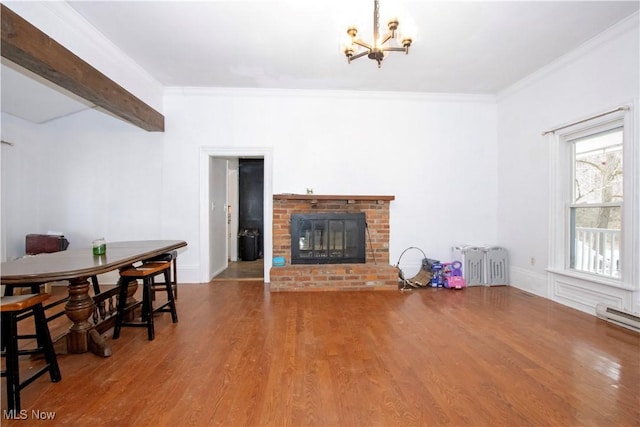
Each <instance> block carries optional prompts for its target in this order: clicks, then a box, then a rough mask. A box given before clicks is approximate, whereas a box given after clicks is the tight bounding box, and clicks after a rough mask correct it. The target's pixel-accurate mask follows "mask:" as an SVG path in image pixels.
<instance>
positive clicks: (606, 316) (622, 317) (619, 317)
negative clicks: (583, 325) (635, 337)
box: [596, 304, 640, 332]
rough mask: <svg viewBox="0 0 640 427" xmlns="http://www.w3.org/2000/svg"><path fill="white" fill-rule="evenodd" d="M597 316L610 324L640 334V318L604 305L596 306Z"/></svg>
mask: <svg viewBox="0 0 640 427" xmlns="http://www.w3.org/2000/svg"><path fill="white" fill-rule="evenodd" d="M596 315H597V316H598V317H599V318H601V319H603V320H606V321H608V322H611V323H615V324H616V325H620V326H623V327H625V328H627V329H631V330H632V331H635V332H640V316H638V315H637V314H634V313H629V312H628V311H624V310H621V309H619V308H614V307H608V306H606V305H604V304H598V305H596Z"/></svg>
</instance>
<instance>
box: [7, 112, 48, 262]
mask: <svg viewBox="0 0 640 427" xmlns="http://www.w3.org/2000/svg"><path fill="white" fill-rule="evenodd" d="M1 125H2V139H3V140H5V141H9V142H11V143H13V144H14V145H13V146H10V145H7V144H2V154H1V156H2V169H1V175H2V198H1V199H0V204H1V205H2V232H1V233H0V234H1V236H2V253H1V254H0V255H1V256H0V258H1V259H2V261H7V260H11V259H15V258H17V257H19V256H22V255H24V244H25V235H26V234H29V233H34V232H40V231H39V230H40V220H39V219H40V210H41V205H40V203H39V200H40V197H41V192H40V191H39V182H40V165H41V163H42V161H43V159H42V157H41V156H40V144H39V141H40V139H39V138H38V135H39V131H38V127H37V126H35V125H33V124H31V123H29V122H25V121H23V120H21V119H19V118H16V117H13V116H7V115H4V114H3V115H2V121H1ZM25 140H26V141H29V143H26V144H23V143H22V141H25ZM46 231H48V230H44V232H46Z"/></svg>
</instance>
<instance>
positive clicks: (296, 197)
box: [273, 194, 396, 201]
mask: <svg viewBox="0 0 640 427" xmlns="http://www.w3.org/2000/svg"><path fill="white" fill-rule="evenodd" d="M395 198H396V196H374V195H372V196H369V195H357V196H350V195H343V194H274V195H273V199H274V200H309V201H314V200H347V201H349V200H359V201H362V200H365V201H366V200H376V201H378V200H380V201H391V200H395Z"/></svg>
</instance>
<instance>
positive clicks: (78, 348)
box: [0, 240, 187, 356]
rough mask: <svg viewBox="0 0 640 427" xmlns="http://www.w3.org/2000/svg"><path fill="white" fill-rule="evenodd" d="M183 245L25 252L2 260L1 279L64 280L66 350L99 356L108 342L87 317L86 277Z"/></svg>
mask: <svg viewBox="0 0 640 427" xmlns="http://www.w3.org/2000/svg"><path fill="white" fill-rule="evenodd" d="M186 246H187V243H186V242H184V241H182V240H140V241H128V242H107V249H106V252H105V254H104V255H94V254H93V249H92V248H90V247H88V248H78V249H69V250H65V251H60V252H53V253H46V254H38V255H35V256H27V257H24V258H20V259H16V260H13V261H7V262H3V263H2V265H1V269H0V276H1V283H2V285H5V286H6V287H28V286H29V287H32V289H33V288H34V287H36V286H38V285H42V284H45V283H49V282H56V281H62V280H66V281H68V282H69V283H68V286H67V288H68V294H69V298H68V300H67V302H66V304H65V307H64V312H65V314H66V315H67V317H68V318H69V319H70V320H71V322H72V324H71V326H70V327H69V330H68V332H67V334H66V339H67V342H66V344H67V351H68V352H69V353H85V352H87V351H89V350H91V351H93V352H94V353H96V354H98V355H100V356H109V355H111V348H110V345H109V343H108V342H107V341H106V340H105V339H104V338H103V337H102V336H101V335H100V333H99V332H98V331H97V330H96V327H95V326H96V325H95V322H92V321H91V320H92V319H91V317H92V315H93V314H94V312H95V311H96V305H95V302H94V298H93V297H92V296H90V295H89V285H90V284H89V279H91V278H92V277H95V276H97V275H99V274H103V273H108V272H110V271H114V270H122V269H125V268H130V267H131V266H132V265H134V264H135V263H137V262H140V261H145V260H148V259H150V258H153V257H155V256H158V255H162V254H165V253H168V252H171V251H174V250H177V249H179V248H183V247H186Z"/></svg>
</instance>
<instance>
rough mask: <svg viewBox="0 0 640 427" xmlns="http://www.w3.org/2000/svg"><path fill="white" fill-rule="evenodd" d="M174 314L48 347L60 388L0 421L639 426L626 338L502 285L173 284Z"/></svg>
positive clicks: (635, 351)
mask: <svg viewBox="0 0 640 427" xmlns="http://www.w3.org/2000/svg"><path fill="white" fill-rule="evenodd" d="M178 313H179V317H180V322H179V323H177V324H172V323H171V320H170V316H169V315H168V314H161V315H159V316H158V317H157V321H156V339H155V341H152V342H149V341H147V340H146V332H145V331H144V330H143V329H134V328H127V329H123V331H122V335H121V338H120V339H119V340H111V338H109V340H110V342H111V343H112V344H113V355H112V356H111V357H109V358H100V357H98V356H95V355H93V354H81V355H66V354H62V355H60V356H59V363H60V367H61V371H62V377H63V379H62V381H61V382H59V383H56V384H54V383H50V382H49V381H48V378H47V377H43V378H40V379H39V380H37V381H35V382H34V383H33V384H31V385H30V386H28V387H27V388H26V389H24V390H23V392H22V398H23V407H24V409H26V410H27V415H28V417H29V419H27V420H25V421H19V420H7V419H3V420H2V425H3V426H26V425H56V426H60V425H70V426H85V425H86V426H89V425H91V426H102V425H110V426H208V425H212V426H245V425H248V426H392V425H397V426H413V425H430V426H529V425H532V426H638V425H640V409H639V403H640V402H639V396H640V393H639V387H640V360H639V355H640V335H638V334H635V333H633V332H630V331H627V330H625V329H623V328H620V327H616V326H613V325H610V324H608V323H606V322H604V321H601V320H599V319H597V318H595V317H592V316H588V315H586V314H583V313H580V312H577V311H575V310H572V309H569V308H567V307H564V306H561V305H559V304H555V303H553V302H551V301H548V300H545V299H542V298H538V297H535V296H532V295H530V294H527V293H524V292H522V291H519V290H517V289H515V288H511V287H492V288H486V287H472V288H468V289H465V290H462V291H454V290H447V289H421V290H416V291H411V292H404V293H403V292H397V293H395V292H316V293H277V294H270V293H269V292H268V289H267V287H266V286H265V285H263V283H262V282H259V281H256V282H249V281H236V282H216V283H211V284H193V285H191V284H189V285H186V284H185V285H181V288H180V292H179V300H178ZM107 336H108V337H110V336H111V333H110V332H109V333H108V335H107ZM33 363H35V362H33ZM2 387H3V394H4V387H5V382H4V379H3V382H2ZM2 405H3V406H2V409H3V411H4V409H5V408H6V402H5V401H3V403H2ZM32 410H39V411H45V412H54V413H55V420H54V421H43V420H35V419H34V418H32Z"/></svg>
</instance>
